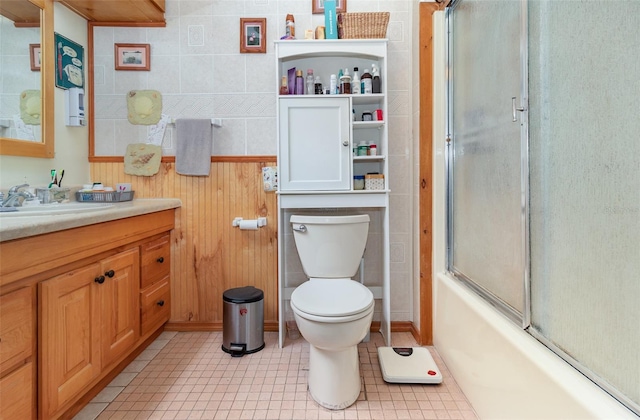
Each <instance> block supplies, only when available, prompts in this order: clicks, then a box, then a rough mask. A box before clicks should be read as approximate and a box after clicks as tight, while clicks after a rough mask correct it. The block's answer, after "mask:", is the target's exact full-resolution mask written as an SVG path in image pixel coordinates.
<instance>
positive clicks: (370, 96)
mask: <svg viewBox="0 0 640 420" xmlns="http://www.w3.org/2000/svg"><path fill="white" fill-rule="evenodd" d="M278 98H317V99H322V98H353V104H354V105H378V104H380V101H382V100H383V99H384V94H383V93H366V94H360V95H353V94H348V95H343V94H337V95H278Z"/></svg>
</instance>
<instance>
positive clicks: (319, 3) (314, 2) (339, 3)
mask: <svg viewBox="0 0 640 420" xmlns="http://www.w3.org/2000/svg"><path fill="white" fill-rule="evenodd" d="M346 11H347V0H336V13H345V12H346ZM311 13H313V14H314V15H321V14H324V0H311Z"/></svg>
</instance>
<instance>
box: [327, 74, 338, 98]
mask: <svg viewBox="0 0 640 420" xmlns="http://www.w3.org/2000/svg"><path fill="white" fill-rule="evenodd" d="M330 80H331V81H330V82H329V93H330V94H331V95H335V94H336V93H338V77H337V76H336V75H335V74H332V75H331V79H330Z"/></svg>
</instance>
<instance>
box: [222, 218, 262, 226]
mask: <svg viewBox="0 0 640 420" xmlns="http://www.w3.org/2000/svg"><path fill="white" fill-rule="evenodd" d="M242 221H245V222H251V223H252V224H253V222H256V226H257V227H258V228H261V227H263V226H267V218H266V217H258V218H257V219H250V220H244V219H243V218H242V217H236V218H234V219H233V222H231V226H233V227H240V222H242Z"/></svg>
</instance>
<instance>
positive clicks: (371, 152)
mask: <svg viewBox="0 0 640 420" xmlns="http://www.w3.org/2000/svg"><path fill="white" fill-rule="evenodd" d="M377 154H378V146H376V144H375V143H374V142H373V141H370V142H369V156H376V155H377Z"/></svg>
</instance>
